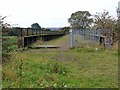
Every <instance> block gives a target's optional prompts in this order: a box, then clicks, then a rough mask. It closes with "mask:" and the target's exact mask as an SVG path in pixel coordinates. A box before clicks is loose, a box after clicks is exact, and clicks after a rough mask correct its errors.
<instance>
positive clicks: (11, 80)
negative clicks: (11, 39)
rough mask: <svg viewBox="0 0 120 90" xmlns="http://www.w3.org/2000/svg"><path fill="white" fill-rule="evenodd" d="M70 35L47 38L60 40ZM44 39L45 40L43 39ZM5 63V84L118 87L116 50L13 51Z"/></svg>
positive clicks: (5, 86) (51, 42) (24, 86)
mask: <svg viewBox="0 0 120 90" xmlns="http://www.w3.org/2000/svg"><path fill="white" fill-rule="evenodd" d="M66 39H68V36H65V37H62V38H59V39H56V40H53V41H50V42H47V43H46V44H56V45H57V44H59V43H63V41H64V42H65V40H66ZM43 43H44V42H43ZM10 55H11V56H12V57H11V58H10V59H11V60H10V61H6V62H5V63H4V64H3V71H2V73H3V83H2V85H3V88H20V87H21V88H45V87H47V88H52V87H57V88H58V87H61V88H63V87H69V88H117V87H118V52H117V50H112V51H111V50H102V49H99V50H95V48H76V49H71V50H67V51H59V50H48V49H42V50H36V49H34V50H33V49H28V50H25V51H22V52H16V51H13V52H10Z"/></svg>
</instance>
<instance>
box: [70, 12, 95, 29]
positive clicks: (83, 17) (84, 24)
mask: <svg viewBox="0 0 120 90" xmlns="http://www.w3.org/2000/svg"><path fill="white" fill-rule="evenodd" d="M90 16H91V14H90V13H89V12H88V11H77V12H75V13H72V15H71V17H70V18H69V19H68V22H69V23H70V25H71V27H72V28H75V29H80V28H82V29H85V28H89V27H90V25H91V23H92V22H93V19H92V18H90Z"/></svg>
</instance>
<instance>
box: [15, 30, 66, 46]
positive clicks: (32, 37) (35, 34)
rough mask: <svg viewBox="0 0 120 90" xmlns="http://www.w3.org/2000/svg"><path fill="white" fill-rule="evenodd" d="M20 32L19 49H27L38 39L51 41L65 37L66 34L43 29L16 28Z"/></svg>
mask: <svg viewBox="0 0 120 90" xmlns="http://www.w3.org/2000/svg"><path fill="white" fill-rule="evenodd" d="M16 29H17V32H18V47H19V48H20V47H26V46H28V45H30V44H32V43H33V42H35V41H36V40H38V38H42V40H46V38H48V40H51V39H53V38H56V37H59V36H62V35H64V33H61V32H58V31H45V30H42V29H34V28H16Z"/></svg>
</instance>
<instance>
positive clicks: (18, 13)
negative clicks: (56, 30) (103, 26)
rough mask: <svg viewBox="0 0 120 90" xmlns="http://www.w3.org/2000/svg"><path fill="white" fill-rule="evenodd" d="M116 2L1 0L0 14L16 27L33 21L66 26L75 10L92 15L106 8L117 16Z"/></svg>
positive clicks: (44, 24)
mask: <svg viewBox="0 0 120 90" xmlns="http://www.w3.org/2000/svg"><path fill="white" fill-rule="evenodd" d="M6 2H7V3H6ZM118 2H119V0H105V1H104V0H91V1H88V0H84V1H81V0H76V1H75V0H58V1H56V0H50V1H48V0H29V1H28V0H19V1H18V0H10V1H8V0H3V1H1V3H2V4H1V5H0V11H1V12H0V15H2V16H7V18H6V19H5V22H7V23H9V24H11V25H12V26H16V27H31V24H33V23H38V24H39V25H40V26H41V27H45V28H48V27H49V28H51V27H66V26H69V25H70V24H69V23H68V18H70V16H71V14H72V13H74V12H76V11H89V12H90V13H91V14H92V15H93V14H96V12H103V10H107V11H109V13H110V15H111V16H113V17H115V18H117V12H116V9H117V7H118ZM5 6H6V7H5ZM17 24H18V25H17Z"/></svg>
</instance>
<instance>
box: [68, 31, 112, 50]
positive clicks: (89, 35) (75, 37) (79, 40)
mask: <svg viewBox="0 0 120 90" xmlns="http://www.w3.org/2000/svg"><path fill="white" fill-rule="evenodd" d="M69 34H70V48H72V47H93V46H94V47H95V46H98V45H101V46H104V47H105V48H111V47H112V43H113V35H114V33H113V31H112V30H100V29H99V30H89V29H70V31H69Z"/></svg>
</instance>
